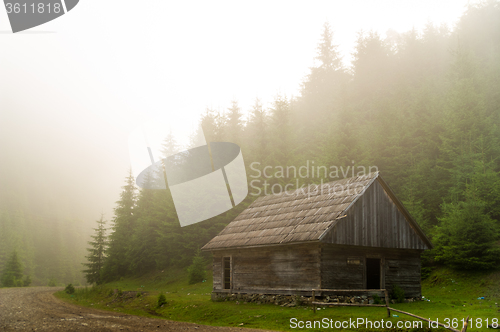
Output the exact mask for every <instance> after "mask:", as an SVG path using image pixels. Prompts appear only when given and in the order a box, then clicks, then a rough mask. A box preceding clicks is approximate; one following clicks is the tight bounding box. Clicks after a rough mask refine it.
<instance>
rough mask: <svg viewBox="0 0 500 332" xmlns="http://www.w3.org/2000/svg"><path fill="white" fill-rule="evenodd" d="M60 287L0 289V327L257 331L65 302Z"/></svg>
mask: <svg viewBox="0 0 500 332" xmlns="http://www.w3.org/2000/svg"><path fill="white" fill-rule="evenodd" d="M61 289H62V288H51V287H28V288H2V289H0V331H51V332H52V331H54V332H59V331H212V332H215V331H220V332H223V331H224V332H230V331H245V332H251V331H255V332H256V331H260V332H263V331H264V330H255V329H245V328H231V327H218V326H207V325H200V324H193V323H183V322H175V321H170V320H163V319H152V318H147V317H140V316H132V315H125V314H120V313H114V312H109V311H102V310H96V309H90V308H85V307H79V306H75V305H72V304H68V303H65V302H63V301H61V300H59V299H57V298H55V297H54V296H53V295H52V294H53V293H54V292H56V291H58V290H61Z"/></svg>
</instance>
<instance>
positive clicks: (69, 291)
mask: <svg viewBox="0 0 500 332" xmlns="http://www.w3.org/2000/svg"><path fill="white" fill-rule="evenodd" d="M64 291H65V292H66V294H74V293H75V287H73V285H72V284H69V285H68V286H66V288H65V289H64Z"/></svg>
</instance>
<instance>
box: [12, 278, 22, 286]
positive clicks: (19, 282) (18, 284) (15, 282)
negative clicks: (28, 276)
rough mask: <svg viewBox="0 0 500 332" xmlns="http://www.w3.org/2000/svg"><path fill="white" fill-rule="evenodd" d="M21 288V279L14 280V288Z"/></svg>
mask: <svg viewBox="0 0 500 332" xmlns="http://www.w3.org/2000/svg"><path fill="white" fill-rule="evenodd" d="M23 286H24V282H23V279H21V278H19V279H17V278H14V287H23Z"/></svg>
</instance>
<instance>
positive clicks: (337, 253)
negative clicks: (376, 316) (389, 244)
mask: <svg viewBox="0 0 500 332" xmlns="http://www.w3.org/2000/svg"><path fill="white" fill-rule="evenodd" d="M367 257H368V258H379V259H380V262H381V276H380V279H381V280H380V287H381V288H387V289H388V290H389V291H392V289H393V287H394V285H398V286H399V287H401V288H402V289H403V290H404V291H405V296H406V297H416V296H420V295H421V287H420V251H419V250H400V249H383V248H378V249H376V248H367V247H355V246H352V247H351V246H337V245H332V244H325V245H324V246H323V247H322V249H321V288H327V289H364V288H366V258H367ZM348 261H351V262H352V261H354V262H357V261H359V264H349V263H348Z"/></svg>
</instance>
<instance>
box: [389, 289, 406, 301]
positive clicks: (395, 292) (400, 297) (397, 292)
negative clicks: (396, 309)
mask: <svg viewBox="0 0 500 332" xmlns="http://www.w3.org/2000/svg"><path fill="white" fill-rule="evenodd" d="M391 298H392V299H393V300H396V302H397V303H403V302H404V301H405V291H404V290H403V289H402V288H401V287H399V286H398V285H394V287H393V288H392V293H391Z"/></svg>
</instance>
